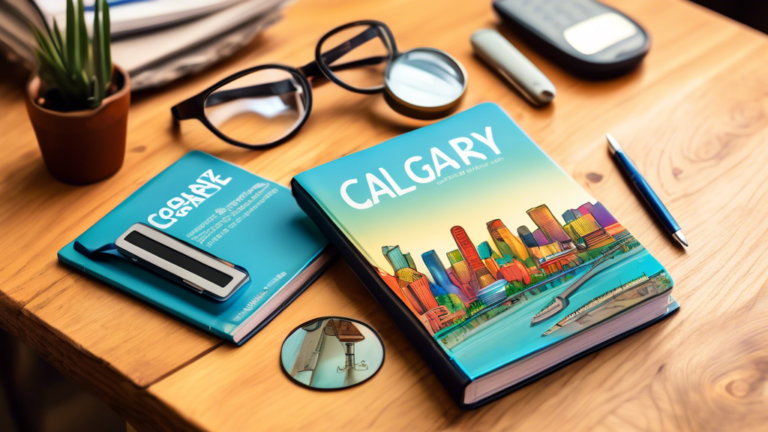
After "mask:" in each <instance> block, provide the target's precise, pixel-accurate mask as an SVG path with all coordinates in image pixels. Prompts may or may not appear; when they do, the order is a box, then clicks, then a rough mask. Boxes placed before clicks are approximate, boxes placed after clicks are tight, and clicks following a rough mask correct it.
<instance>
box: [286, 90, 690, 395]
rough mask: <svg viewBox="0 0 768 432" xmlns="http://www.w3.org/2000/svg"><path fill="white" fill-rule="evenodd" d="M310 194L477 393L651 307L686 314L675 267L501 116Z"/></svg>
mask: <svg viewBox="0 0 768 432" xmlns="http://www.w3.org/2000/svg"><path fill="white" fill-rule="evenodd" d="M297 185H299V186H300V187H301V189H302V193H306V194H307V196H308V197H310V198H309V199H308V201H311V202H312V205H315V206H317V207H318V208H319V213H322V214H324V217H327V218H328V219H329V220H330V221H332V224H333V225H334V228H333V229H334V230H338V232H339V233H340V235H341V236H343V237H344V238H345V240H344V241H345V242H347V241H348V243H349V244H350V245H351V247H352V248H353V249H356V252H355V253H359V256H361V257H362V259H363V260H364V261H365V262H366V263H367V265H369V266H370V268H371V269H372V270H373V273H372V274H374V275H375V276H376V277H378V278H380V279H381V281H382V282H383V284H379V286H380V287H386V288H382V289H389V290H391V292H392V293H394V294H395V296H396V297H397V299H398V301H399V303H400V304H401V305H402V306H403V307H405V308H407V312H408V313H410V314H411V315H412V316H413V317H415V318H416V319H417V320H418V322H419V323H420V324H421V326H423V328H424V329H425V330H426V332H427V333H428V334H429V337H430V338H431V339H432V341H429V340H427V341H424V342H420V343H434V344H437V345H438V346H439V347H440V350H442V351H443V352H444V353H445V354H446V355H447V356H448V357H449V358H450V361H451V362H452V363H453V364H454V365H456V367H458V368H459V369H460V370H461V371H462V373H463V374H464V375H465V376H466V377H467V378H468V379H469V380H470V381H471V380H475V379H477V378H478V377H481V376H484V375H487V374H489V373H491V372H493V371H496V370H498V369H499V368H500V367H502V366H505V365H508V364H510V363H513V362H515V361H517V360H520V359H524V358H526V357H528V356H530V355H532V354H534V353H538V352H543V351H544V350H546V349H547V348H549V347H552V346H554V345H557V344H558V343H560V342H563V341H565V340H567V339H569V338H571V337H573V336H574V335H578V334H579V333H581V332H585V331H587V330H589V329H591V328H593V327H597V326H599V325H600V324H601V323H604V322H607V321H609V320H611V319H613V318H615V317H617V316H619V315H621V314H623V313H624V312H627V311H629V310H631V309H633V308H634V307H636V306H638V305H640V304H642V303H644V302H647V301H650V299H656V300H658V299H660V298H661V296H664V297H665V298H664V299H663V302H664V303H663V305H662V306H663V313H666V312H669V311H672V310H674V309H676V308H677V304H676V303H674V300H672V298H671V296H670V295H669V294H670V290H671V289H672V285H673V282H672V278H671V277H670V276H669V275H668V274H667V272H666V270H665V269H664V267H663V266H662V265H661V264H660V263H659V262H658V261H657V260H656V259H655V258H654V257H653V256H651V254H650V253H649V252H648V251H647V250H646V249H645V248H644V247H643V245H641V244H640V243H639V242H638V240H637V239H636V238H635V237H634V236H633V235H632V234H631V233H630V232H629V231H628V230H627V229H626V227H624V226H623V225H622V224H621V222H619V221H618V220H616V218H615V217H614V216H613V215H612V214H611V213H610V212H609V211H608V209H606V207H605V206H604V205H603V204H602V203H600V202H599V201H597V200H595V199H594V198H593V197H591V196H590V195H589V194H587V193H586V191H584V189H582V188H581V187H580V186H579V185H578V183H576V182H575V181H574V180H573V179H572V178H571V177H570V176H569V175H568V174H567V173H566V172H565V171H563V170H562V169H561V168H560V167H559V166H558V165H557V164H556V163H555V162H554V161H553V160H552V159H550V158H549V156H547V154H546V153H544V152H543V151H542V150H541V149H540V148H539V147H538V146H537V145H536V144H535V143H534V142H533V141H532V140H531V139H530V138H529V137H528V136H527V135H526V134H525V133H524V132H523V131H522V130H521V129H520V128H519V127H518V126H517V125H516V124H515V122H514V121H512V119H511V118H510V117H509V116H508V115H507V114H506V113H504V111H503V110H501V109H500V108H499V107H498V106H496V105H495V104H481V105H478V106H476V107H474V108H472V109H469V110H467V111H465V112H463V113H460V114H457V115H455V116H453V117H451V118H449V119H446V120H443V121H442V122H439V123H437V124H434V125H431V126H427V127H424V128H421V129H418V130H415V131H412V132H409V133H407V134H405V135H402V136H400V137H397V138H394V139H392V140H390V141H387V142H385V143H382V144H379V145H377V146H374V147H372V148H369V149H367V150H363V151H361V152H358V153H355V154H352V155H349V156H346V157H344V158H341V159H339V160H336V161H333V162H330V163H327V164H325V165H322V166H319V167H317V168H314V169H311V170H309V171H307V172H304V173H301V174H299V175H298V176H297V177H296V178H295V179H294V194H296V191H297ZM297 197H298V195H297ZM300 202H301V200H300ZM306 208H307V207H305V209H306ZM316 220H317V219H316ZM321 227H322V226H321ZM654 304H655V303H654ZM411 340H412V341H413V340H414V339H411ZM428 362H429V361H428Z"/></svg>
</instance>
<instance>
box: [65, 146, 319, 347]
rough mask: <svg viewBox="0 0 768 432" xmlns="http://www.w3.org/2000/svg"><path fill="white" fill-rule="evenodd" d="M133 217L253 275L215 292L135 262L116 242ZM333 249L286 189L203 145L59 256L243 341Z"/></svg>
mask: <svg viewBox="0 0 768 432" xmlns="http://www.w3.org/2000/svg"><path fill="white" fill-rule="evenodd" d="M136 223H143V224H145V225H147V226H149V227H152V228H153V229H156V230H159V231H161V232H163V233H165V234H168V235H170V236H172V237H173V238H175V239H176V240H179V241H182V242H184V243H186V244H187V245H190V246H192V247H193V248H195V249H197V250H199V251H201V252H203V253H205V254H208V255H210V256H212V257H215V258H216V259H218V260H223V261H225V262H226V263H231V264H232V266H234V267H235V268H238V269H240V270H242V271H244V272H246V273H247V275H248V282H246V283H245V284H244V285H243V286H241V287H240V288H239V289H238V290H237V291H235V292H234V294H232V296H231V297H230V298H229V299H227V300H225V301H216V300H214V299H211V298H208V297H205V296H203V295H202V294H200V293H198V292H195V291H193V290H191V289H189V288H188V287H185V286H182V284H180V283H178V282H175V281H172V280H169V279H167V278H165V277H162V276H160V275H158V274H157V273H155V272H153V271H150V270H147V269H146V268H144V267H141V266H139V265H137V264H135V263H133V262H132V261H131V260H130V259H129V258H128V257H126V256H124V255H123V254H121V253H120V252H118V250H117V249H116V247H115V244H114V243H115V241H116V240H117V239H118V238H119V237H120V236H121V235H122V234H123V233H124V232H126V230H128V229H129V228H131V226H132V225H134V224H136ZM330 256H331V254H330V253H329V251H328V240H327V239H326V238H325V237H324V236H323V235H322V233H320V231H319V230H318V229H317V227H316V226H315V225H314V224H313V223H312V221H311V220H309V218H308V217H307V216H306V215H305V214H304V213H303V212H302V211H301V209H300V208H299V207H298V205H297V204H296V201H295V200H294V199H293V197H292V196H291V192H290V190H288V188H286V187H285V186H282V185H279V184H277V183H274V182H272V181H269V180H266V179H264V178H261V177H259V176H257V175H254V174H252V173H250V172H248V171H246V170H244V169H242V168H239V167H237V166H235V165H232V164H229V163H227V162H225V161H222V160H220V159H217V158H215V157H213V156H210V155H208V154H205V153H202V152H199V151H193V152H190V153H188V154H187V155H185V156H184V157H182V158H181V159H179V160H178V161H177V162H176V163H174V164H173V165H171V166H170V167H168V168H166V169H165V170H164V171H163V172H162V173H160V174H158V175H157V176H155V178H153V179H152V180H150V181H149V182H147V183H146V184H145V185H144V186H142V187H141V188H140V189H139V190H137V191H136V192H134V193H133V194H132V195H131V196H130V197H128V198H127V199H126V200H125V201H123V202H122V203H121V204H120V205H118V206H117V207H116V208H115V209H114V210H112V211H111V212H110V213H108V214H107V215H106V216H104V218H102V219H101V220H100V221H99V222H97V223H96V224H95V225H93V226H92V227H91V228H89V229H88V230H87V231H86V232H85V233H83V234H82V235H80V236H79V237H78V238H77V239H75V241H73V242H71V243H70V244H68V245H67V246H65V247H64V248H63V249H61V250H60V251H59V260H60V261H62V262H64V263H66V264H68V265H70V266H72V267H75V268H76V269H78V270H80V271H83V272H85V273H86V274H88V275H89V276H92V277H95V278H97V279H99V280H101V281H103V282H106V283H107V284H109V285H111V286H113V287H115V288H118V289H120V290H123V291H125V292H127V293H128V294H130V295H133V296H135V297H137V298H139V299H141V300H144V301H146V302H148V303H150V304H152V305H153V306H155V307H157V308H159V309H162V310H164V311H166V312H168V313H170V314H172V315H174V316H176V317H178V318H180V319H182V320H184V321H187V322H188V323H190V324H192V325H195V326H197V327H199V328H201V329H203V330H205V331H208V332H210V333H212V334H214V335H216V336H218V337H221V338H223V339H225V340H228V341H231V342H233V343H235V344H238V345H239V344H242V343H244V342H245V341H246V340H248V338H250V337H251V336H253V334H255V333H256V332H257V331H258V330H260V329H261V328H262V327H263V326H264V325H266V324H267V323H268V322H269V321H270V320H271V319H272V318H273V317H274V316H275V315H277V314H278V313H279V312H280V311H281V310H282V309H283V308H285V307H286V306H287V305H288V304H290V303H291V301H293V299H294V298H295V297H296V296H298V295H299V294H300V293H301V292H302V291H303V290H304V289H305V288H306V287H307V286H308V285H309V284H310V283H311V282H312V281H314V279H315V278H317V276H318V275H319V274H320V273H321V271H322V270H323V269H324V268H325V266H326V264H327V263H328V262H329V258H330Z"/></svg>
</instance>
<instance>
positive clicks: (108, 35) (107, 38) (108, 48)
mask: <svg viewBox="0 0 768 432" xmlns="http://www.w3.org/2000/svg"><path fill="white" fill-rule="evenodd" d="M110 22H111V20H110V18H109V3H107V0H104V56H105V57H106V59H105V60H104V63H105V64H106V65H107V80H106V85H105V87H104V88H105V89H106V88H108V87H109V84H110V83H111V82H112V25H111V24H110ZM104 95H105V96H106V93H105V94H104Z"/></svg>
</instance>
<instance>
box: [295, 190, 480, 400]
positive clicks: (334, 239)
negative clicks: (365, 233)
mask: <svg viewBox="0 0 768 432" xmlns="http://www.w3.org/2000/svg"><path fill="white" fill-rule="evenodd" d="M291 187H292V190H293V195H294V197H296V201H297V202H298V203H299V207H301V208H302V210H304V212H306V213H307V215H308V216H309V218H310V219H312V221H313V222H315V224H316V225H317V227H318V228H320V231H322V232H323V234H325V236H326V237H327V238H328V240H329V241H330V242H331V243H332V244H333V245H334V246H335V247H336V249H338V251H339V254H340V255H341V256H342V257H343V258H344V260H345V261H346V262H347V264H349V266H350V267H351V268H352V271H354V272H355V275H357V277H358V278H359V279H360V281H361V282H362V283H363V285H365V287H366V288H367V289H368V291H369V292H370V293H371V295H373V297H374V299H376V301H377V302H378V303H379V304H380V305H381V306H382V307H383V308H384V310H385V311H386V312H387V313H388V314H389V316H390V317H391V318H392V319H393V320H394V321H395V323H396V324H397V326H398V327H399V328H400V330H401V331H402V332H403V333H404V334H405V336H406V338H407V339H408V340H409V341H410V342H411V344H412V345H413V346H414V348H415V349H416V351H417V352H418V353H419V354H420V355H421V356H422V357H423V358H424V360H425V361H426V362H427V364H428V365H429V367H430V368H431V369H432V371H433V372H434V373H435V375H437V377H438V379H440V381H441V382H442V384H443V386H444V387H445V389H446V390H447V391H448V393H449V394H450V395H451V397H453V399H454V400H456V403H458V405H459V406H460V407H462V408H467V406H466V405H465V404H464V390H465V388H466V386H467V385H468V384H469V383H470V380H469V378H468V377H467V376H466V375H464V373H463V372H462V371H461V370H459V368H458V367H457V366H456V365H455V364H454V363H453V362H452V361H451V359H450V358H449V357H448V355H447V354H446V353H445V352H444V351H443V350H442V348H440V347H439V346H438V345H437V342H436V341H435V340H434V338H433V337H432V336H431V335H430V334H429V333H428V332H427V331H426V329H425V328H424V326H423V325H422V323H421V322H419V321H418V320H417V319H416V317H414V316H413V314H412V313H411V311H410V310H408V309H407V308H406V307H405V306H404V305H402V304H401V303H400V300H399V299H398V298H397V297H396V296H395V295H394V294H393V293H392V292H391V290H390V289H389V288H388V287H387V286H386V285H385V284H384V281H382V280H381V278H380V277H379V276H378V275H376V273H375V272H374V270H373V269H372V268H371V266H370V264H369V263H368V262H367V261H366V259H365V258H364V257H363V256H362V254H360V252H359V251H358V250H357V248H356V247H355V246H354V245H353V244H352V243H351V242H350V241H349V240H348V239H347V238H346V236H345V235H344V234H343V233H342V232H341V231H340V230H339V228H338V227H337V226H336V225H335V224H334V223H333V221H332V220H331V219H330V218H329V217H328V215H327V214H326V213H325V212H324V211H323V210H322V208H321V207H320V206H319V205H318V204H317V202H315V200H314V198H312V197H311V196H310V195H309V193H308V192H307V191H306V190H304V188H303V187H302V186H301V184H300V183H299V182H297V181H296V179H293V180H291Z"/></svg>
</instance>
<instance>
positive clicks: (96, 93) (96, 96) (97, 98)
mask: <svg viewBox="0 0 768 432" xmlns="http://www.w3.org/2000/svg"><path fill="white" fill-rule="evenodd" d="M92 83H93V98H92V99H91V100H90V106H91V109H95V108H98V107H99V105H101V101H102V100H103V99H104V93H103V91H102V89H101V86H100V85H99V78H98V77H97V76H94V77H93V80H92Z"/></svg>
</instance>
